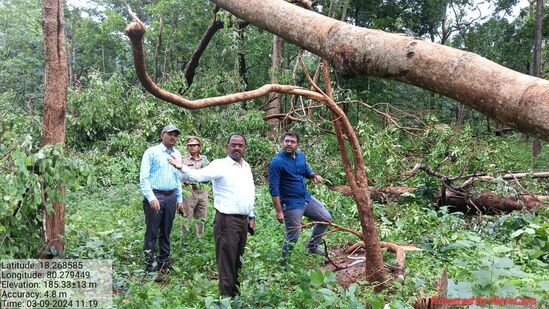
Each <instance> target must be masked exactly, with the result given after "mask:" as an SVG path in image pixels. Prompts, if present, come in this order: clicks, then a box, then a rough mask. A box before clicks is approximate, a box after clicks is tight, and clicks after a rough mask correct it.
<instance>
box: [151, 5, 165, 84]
mask: <svg viewBox="0 0 549 309" xmlns="http://www.w3.org/2000/svg"><path fill="white" fill-rule="evenodd" d="M163 31H164V15H163V14H160V21H159V25H158V37H157V38H156V47H155V49H154V71H153V78H154V81H158V63H159V62H160V59H159V57H160V47H161V46H162V32H163Z"/></svg>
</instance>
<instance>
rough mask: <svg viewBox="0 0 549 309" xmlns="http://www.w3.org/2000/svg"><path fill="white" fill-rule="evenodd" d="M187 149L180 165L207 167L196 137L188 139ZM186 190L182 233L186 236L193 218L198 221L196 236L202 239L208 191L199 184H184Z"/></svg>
mask: <svg viewBox="0 0 549 309" xmlns="http://www.w3.org/2000/svg"><path fill="white" fill-rule="evenodd" d="M187 149H188V150H189V152H188V153H187V155H185V156H184V157H183V158H182V159H181V163H182V164H184V165H185V166H188V167H190V168H193V169H201V168H203V167H205V166H206V165H208V163H209V161H208V158H207V157H206V156H204V155H201V154H200V139H199V138H198V137H194V136H193V137H189V138H188V139H187ZM184 185H185V187H186V188H190V189H191V195H190V196H187V197H185V199H184V201H183V209H182V211H183V215H184V216H185V218H187V220H188V221H187V220H185V222H183V225H182V232H183V234H187V233H188V231H189V222H190V221H191V220H192V219H193V218H194V219H196V220H199V221H198V223H196V224H195V228H196V236H197V237H198V238H202V236H203V235H204V222H206V218H207V216H208V212H207V209H208V190H207V189H206V188H205V186H204V185H203V184H201V183H189V182H184Z"/></svg>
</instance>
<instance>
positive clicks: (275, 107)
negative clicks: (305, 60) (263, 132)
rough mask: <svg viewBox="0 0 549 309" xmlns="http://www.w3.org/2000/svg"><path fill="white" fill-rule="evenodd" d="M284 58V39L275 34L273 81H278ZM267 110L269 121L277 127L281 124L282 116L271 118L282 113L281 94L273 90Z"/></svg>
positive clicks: (272, 65)
mask: <svg viewBox="0 0 549 309" xmlns="http://www.w3.org/2000/svg"><path fill="white" fill-rule="evenodd" d="M281 59H282V39H281V38H280V37H279V36H277V35H273V53H272V55H271V63H272V64H271V83H273V84H276V83H278V77H277V76H278V74H279V72H280V63H281ZM265 110H266V112H267V115H266V117H267V119H269V120H267V122H269V123H270V124H271V125H272V126H273V127H275V128H277V127H278V126H279V125H280V118H269V116H271V115H277V114H280V94H279V93H276V92H272V93H270V94H269V101H268V103H267V105H266V106H265Z"/></svg>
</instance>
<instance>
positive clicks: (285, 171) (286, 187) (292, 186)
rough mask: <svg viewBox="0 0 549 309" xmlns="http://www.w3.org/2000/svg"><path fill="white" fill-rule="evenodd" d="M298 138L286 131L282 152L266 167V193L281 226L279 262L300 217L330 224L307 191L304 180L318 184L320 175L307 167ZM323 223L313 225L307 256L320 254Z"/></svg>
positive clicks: (296, 234) (294, 236)
mask: <svg viewBox="0 0 549 309" xmlns="http://www.w3.org/2000/svg"><path fill="white" fill-rule="evenodd" d="M298 146H299V135H298V134H297V133H295V132H287V133H285V134H284V137H283V149H282V150H281V151H280V152H279V153H278V154H277V155H276V156H275V157H274V158H273V159H272V160H271V163H270V164H269V190H270V193H271V197H272V200H273V204H274V207H275V209H276V219H277V220H278V222H280V223H284V226H285V228H286V235H285V237H284V241H283V243H282V254H281V263H282V264H285V263H286V257H287V256H288V255H289V253H290V252H291V251H292V248H293V246H294V245H295V243H296V242H297V240H298V238H299V232H300V231H301V218H302V217H303V216H306V217H308V218H309V219H311V220H313V221H332V216H331V215H330V213H329V212H328V210H327V209H326V207H324V204H322V202H320V201H319V200H317V199H316V198H315V197H314V196H312V195H311V194H310V193H309V192H307V188H306V185H305V178H309V179H312V180H314V182H315V183H320V182H322V180H323V179H322V176H320V175H318V174H316V173H315V172H313V170H312V169H311V167H310V166H309V165H308V164H307V160H306V159H305V154H303V152H302V151H300V150H297V148H298ZM327 227H328V226H327V225H325V224H315V225H314V227H313V231H312V235H311V238H310V239H309V241H308V242H307V245H306V248H307V251H308V252H309V253H316V254H324V252H322V250H321V248H320V247H319V244H320V241H321V240H322V236H323V235H324V232H325V231H326V229H327Z"/></svg>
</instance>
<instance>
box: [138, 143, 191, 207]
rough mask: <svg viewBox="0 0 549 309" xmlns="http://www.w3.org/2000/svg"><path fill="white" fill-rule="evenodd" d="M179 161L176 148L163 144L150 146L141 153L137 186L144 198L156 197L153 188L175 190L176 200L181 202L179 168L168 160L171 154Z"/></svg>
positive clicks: (152, 198)
mask: <svg viewBox="0 0 549 309" xmlns="http://www.w3.org/2000/svg"><path fill="white" fill-rule="evenodd" d="M172 153H173V154H174V155H175V157H176V158H177V159H178V160H179V161H181V153H180V152H179V151H177V149H175V148H172V149H171V150H170V149H168V148H166V146H164V144H162V143H160V144H159V145H156V146H153V147H150V148H149V149H147V150H146V151H145V153H144V154H143V159H142V160H141V170H140V172H139V186H140V187H141V192H143V195H144V196H145V198H146V199H147V200H148V201H149V202H150V201H153V200H155V199H157V198H156V196H155V195H154V193H153V189H157V190H163V191H169V190H175V194H176V196H177V202H178V203H181V202H182V201H183V197H182V195H181V181H179V170H177V169H176V168H175V167H173V166H172V165H171V164H170V163H169V162H168V157H169V156H170V155H171V154H172Z"/></svg>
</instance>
